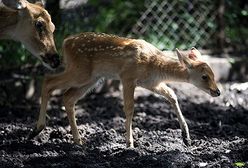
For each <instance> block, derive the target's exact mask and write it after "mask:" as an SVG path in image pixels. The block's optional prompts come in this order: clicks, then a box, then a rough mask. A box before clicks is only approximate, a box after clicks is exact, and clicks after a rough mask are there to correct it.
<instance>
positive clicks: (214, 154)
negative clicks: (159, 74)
mask: <svg viewBox="0 0 248 168" xmlns="http://www.w3.org/2000/svg"><path fill="white" fill-rule="evenodd" d="M18 80H19V82H20V81H21V79H18ZM18 80H17V81H15V82H9V83H8V82H7V83H6V82H5V83H2V84H1V87H0V89H1V90H0V97H1V98H0V101H1V102H0V105H1V106H0V157H1V158H0V167H1V168H4V167H9V168H15V167H37V168H43V167H53V168H54V167H56V168H58V167H62V168H67V167H73V168H74V167H89V168H96V167H97V168H99V167H100V168H103V167H119V168H122V167H135V168H137V167H153V168H155V167H164V168H177V167H185V168H186V167H187V168H191V167H221V168H222V167H228V168H229V167H235V164H237V162H241V163H242V164H245V165H244V166H243V167H248V141H247V137H248V90H247V89H246V90H240V89H239V88H237V87H236V88H234V87H233V85H231V84H223V85H222V87H223V88H222V92H223V93H222V95H221V96H220V97H218V98H212V97H210V96H208V95H207V94H205V93H203V92H202V91H200V90H198V89H196V88H195V87H193V86H191V85H181V84H180V85H176V86H174V85H173V88H174V90H175V91H176V93H177V95H178V99H179V104H180V106H181V109H182V111H183V114H184V116H185V118H186V121H187V123H188V125H189V129H190V135H191V138H192V143H193V144H192V146H190V147H186V146H185V145H184V144H183V142H182V138H181V130H180V129H179V124H178V121H177V118H176V115H175V114H174V111H173V109H172V108H171V107H170V105H169V104H168V103H167V102H166V101H165V100H164V99H163V98H162V97H159V96H156V95H153V94H150V93H149V92H147V91H144V90H141V91H140V90H139V89H138V92H137V94H136V105H135V116H134V119H133V121H134V123H133V130H134V140H135V144H134V145H135V148H134V149H129V148H126V146H125V145H126V144H125V129H124V121H125V117H124V113H123V111H122V99H121V96H120V95H121V92H119V91H116V92H111V93H105V94H100V93H92V94H90V95H88V96H87V97H85V98H84V99H82V100H81V101H80V102H79V103H78V105H77V119H78V120H77V122H78V127H79V129H80V131H81V136H82V137H83V139H84V140H85V144H84V145H82V146H80V145H75V144H73V142H72V135H71V133H70V127H69V124H68V121H67V118H66V113H65V111H64V110H63V108H62V105H61V98H60V96H58V95H59V94H57V95H56V96H54V97H53V98H51V103H50V106H49V108H48V115H49V116H50V119H49V120H48V122H47V127H46V129H45V130H44V131H43V132H42V133H41V134H40V135H39V136H38V137H37V138H35V139H34V140H31V141H28V140H26V137H27V135H28V134H29V133H30V131H31V129H32V128H33V127H34V125H35V122H36V119H37V116H38V111H39V103H38V102H37V101H35V100H26V99H25V97H24V96H23V94H21V93H22V91H20V90H22V89H21V88H22V87H19V85H18V84H16V82H17V83H18ZM231 86H232V87H231ZM10 88H11V89H10ZM6 90H7V91H9V92H11V93H7V91H6ZM9 94H11V95H9ZM6 99H8V100H6ZM9 99H11V100H9ZM12 100H13V101H12Z"/></svg>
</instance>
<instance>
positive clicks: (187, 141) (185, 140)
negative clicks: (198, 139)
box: [182, 132, 191, 146]
mask: <svg viewBox="0 0 248 168" xmlns="http://www.w3.org/2000/svg"><path fill="white" fill-rule="evenodd" d="M182 137H183V143H184V144H185V145H186V146H191V139H190V137H189V134H186V133H185V132H182Z"/></svg>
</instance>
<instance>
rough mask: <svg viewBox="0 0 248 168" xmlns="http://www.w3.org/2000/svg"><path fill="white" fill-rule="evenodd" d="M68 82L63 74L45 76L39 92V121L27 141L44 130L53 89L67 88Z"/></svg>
mask: <svg viewBox="0 0 248 168" xmlns="http://www.w3.org/2000/svg"><path fill="white" fill-rule="evenodd" d="M68 81H70V80H68V77H67V74H65V73H61V74H58V75H52V76H47V77H45V78H44V81H43V84H42V90H41V107H40V113H39V119H38V121H37V124H36V127H35V128H34V129H33V131H32V132H31V133H30V134H29V136H28V139H32V138H34V137H35V136H37V135H38V134H39V133H40V132H41V131H42V130H43V129H44V128H45V125H46V109H47V104H48V100H49V98H50V95H51V93H52V92H53V91H54V90H55V89H65V88H67V87H68V85H69V83H68Z"/></svg>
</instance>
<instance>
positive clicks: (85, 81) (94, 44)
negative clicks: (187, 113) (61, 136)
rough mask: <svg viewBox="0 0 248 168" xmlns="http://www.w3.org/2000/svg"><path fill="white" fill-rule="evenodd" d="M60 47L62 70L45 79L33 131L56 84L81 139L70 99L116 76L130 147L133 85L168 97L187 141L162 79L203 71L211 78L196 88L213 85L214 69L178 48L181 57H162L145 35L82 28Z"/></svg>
mask: <svg viewBox="0 0 248 168" xmlns="http://www.w3.org/2000/svg"><path fill="white" fill-rule="evenodd" d="M63 51H64V57H65V64H66V68H65V71H64V72H63V73H61V74H58V75H55V76H49V77H47V78H45V80H44V84H43V89H42V104H41V111H40V116H39V120H38V123H37V126H36V129H35V131H36V132H37V133H38V132H39V131H41V130H42V129H43V128H44V127H45V116H46V106H47V102H48V99H49V97H50V95H51V93H52V92H53V91H54V90H55V89H64V90H66V92H65V94H64V104H65V108H66V112H67V114H68V119H69V122H70V125H71V129H72V134H73V138H74V142H75V143H79V144H81V143H82V142H81V140H80V136H79V132H78V129H77V125H76V119H75V111H74V106H75V103H76V102H77V100H78V99H80V98H81V97H82V96H84V95H85V93H86V92H87V90H89V89H91V88H92V87H94V84H95V83H96V82H97V81H98V80H99V79H101V78H102V77H105V78H112V79H119V80H120V81H121V82H122V84H123V97H124V112H125V114H126V131H127V135H126V139H127V146H128V147H129V146H130V147H133V136H132V117H133V110H134V100H133V96H134V90H135V87H136V86H141V87H143V88H146V89H148V90H151V91H153V92H155V93H157V94H160V95H162V96H164V97H166V98H167V100H168V101H169V102H170V103H171V105H172V106H173V107H174V109H175V112H176V115H177V116H178V120H179V123H180V127H181V129H182V135H183V140H184V142H185V144H187V145H189V144H190V136H189V131H188V126H187V124H186V122H185V119H184V117H183V115H182V112H181V110H180V107H179V104H178V101H177V97H176V95H175V93H174V92H173V90H172V89H170V88H169V87H168V86H166V82H170V81H180V82H190V83H193V84H194V82H196V83H197V84H198V83H201V82H202V83H203V81H201V80H202V77H201V75H202V74H204V73H206V74H208V75H209V76H211V78H210V81H209V83H204V85H203V84H202V86H201V87H204V89H209V88H208V87H209V86H210V85H215V87H216V84H215V82H214V80H212V79H213V78H214V77H213V73H212V71H211V69H210V67H209V66H207V64H206V63H204V62H202V61H200V60H197V61H195V60H189V58H187V57H184V56H182V55H181V54H180V53H178V54H179V55H178V57H180V61H178V60H177V59H173V58H171V57H167V56H166V55H165V54H164V53H163V52H162V51H160V50H158V49H157V48H156V47H154V46H153V45H151V44H149V43H147V42H146V41H144V40H136V39H127V38H122V37H118V36H112V35H107V34H96V33H81V34H79V35H74V36H71V37H69V38H67V39H65V40H64V44H63ZM186 65H187V66H188V67H187V66H186ZM189 67H190V68H189ZM193 79H194V80H193ZM198 87H200V86H198ZM201 87H200V88H201ZM201 89H202V88H201Z"/></svg>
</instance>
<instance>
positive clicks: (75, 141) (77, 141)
mask: <svg viewBox="0 0 248 168" xmlns="http://www.w3.org/2000/svg"><path fill="white" fill-rule="evenodd" d="M74 143H75V144H77V145H83V144H84V143H85V142H84V141H83V140H82V139H81V138H80V139H76V140H74Z"/></svg>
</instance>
